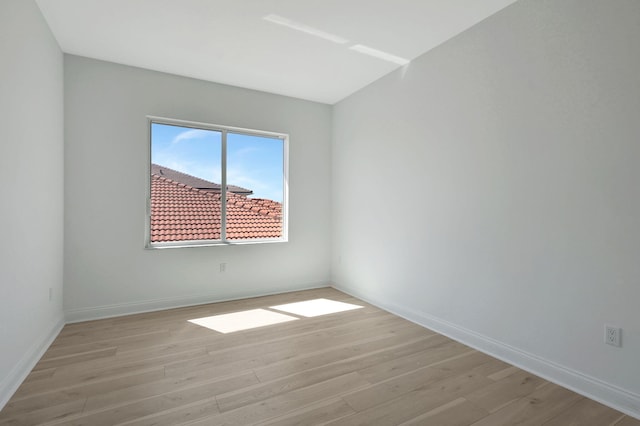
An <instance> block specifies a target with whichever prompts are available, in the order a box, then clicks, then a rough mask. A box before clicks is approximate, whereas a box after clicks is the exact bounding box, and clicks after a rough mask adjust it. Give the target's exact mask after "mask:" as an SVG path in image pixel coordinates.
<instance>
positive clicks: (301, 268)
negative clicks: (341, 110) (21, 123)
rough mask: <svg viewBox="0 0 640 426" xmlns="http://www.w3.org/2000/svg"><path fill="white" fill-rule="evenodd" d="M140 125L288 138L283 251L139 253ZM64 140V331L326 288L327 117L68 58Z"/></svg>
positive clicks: (316, 107) (276, 100)
mask: <svg viewBox="0 0 640 426" xmlns="http://www.w3.org/2000/svg"><path fill="white" fill-rule="evenodd" d="M146 115H155V116H162V117H170V118H176V119H183V120H192V121H201V122H207V123H214V124H223V125H229V126H237V127H244V128H251V129H259V130H268V131H275V132H283V133H288V134H289V135H290V150H289V154H290V169H289V180H290V182H289V189H290V191H289V213H290V215H289V220H290V223H289V242H288V243H277V244H256V245H242V246H239V245H238V246H225V247H199V248H188V249H164V250H145V249H144V236H145V194H146V192H145V191H146V190H145V185H146V181H147V177H146V173H147V166H146V162H147V158H148V149H149V147H148V135H147V120H146V118H145V117H146ZM65 132H66V145H65V312H66V313H67V320H71V321H75V320H79V319H86V318H93V317H98V316H108V315H116V314H121V313H128V312H135V311H142V310H148V309H157V308H162V307H167V306H175V305H180V304H191V303H205V302H207V301H215V300H224V299H229V298H238V297H244V296H255V295H260V294H266V293H273V292H282V291H289V290H296V289H300V288H306V287H317V286H325V285H327V284H328V281H329V273H330V255H329V251H330V230H329V224H330V209H329V200H330V195H329V189H330V179H329V172H330V149H331V144H330V138H331V109H330V107H329V106H328V105H324V104H318V103H313V102H306V101H301V100H296V99H292V98H287V97H283V96H276V95H271V94H267V93H261V92H256V91H251V90H245V89H239V88H234V87H230V86H224V85H219V84H214V83H207V82H203V81H199V80H193V79H188V78H182V77H177V76H173V75H168V74H163V73H158V72H152V71H147V70H143V69H138V68H132V67H127V66H122V65H117V64H113V63H108V62H101V61H96V60H92V59H87V58H81V57H76V56H69V55H67V56H65ZM221 262H226V263H227V271H226V272H225V273H220V272H219V264H220V263H221Z"/></svg>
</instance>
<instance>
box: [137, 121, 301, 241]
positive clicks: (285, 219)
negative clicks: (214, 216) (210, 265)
mask: <svg viewBox="0 0 640 426" xmlns="http://www.w3.org/2000/svg"><path fill="white" fill-rule="evenodd" d="M154 123H155V124H166V125H170V126H180V127H187V128H192V129H202V130H213V131H217V132H220V133H221V139H222V140H221V142H222V143H221V146H222V149H221V164H220V168H221V175H222V177H221V182H220V186H221V188H220V189H221V198H220V200H221V203H222V204H221V215H222V217H221V229H220V240H188V241H170V242H151V143H152V141H151V137H152V134H151V126H152V124H154ZM147 132H148V135H147V140H148V148H149V149H148V151H147V154H148V155H147V181H146V186H147V189H146V215H145V217H146V221H145V248H147V249H163V248H181V247H208V246H226V245H242V244H264V243H282V242H287V241H288V240H289V232H288V228H289V226H288V223H289V209H288V206H289V173H288V172H289V135H288V134H286V133H277V132H270V131H264V130H254V129H244V128H241V127H231V126H223V125H219V124H209V123H201V122H197V121H186V120H178V119H173V118H165V117H156V116H151V115H149V116H147ZM228 133H239V134H243V135H251V136H261V137H268V138H275V139H280V140H281V141H282V145H283V146H282V149H283V158H282V168H283V170H282V176H283V185H282V192H283V194H282V236H281V237H280V238H259V239H258V238H254V239H247V240H236V239H234V240H227V235H226V233H227V232H226V231H227V229H226V228H227V223H226V222H227V217H226V216H227V215H226V213H227V134H228Z"/></svg>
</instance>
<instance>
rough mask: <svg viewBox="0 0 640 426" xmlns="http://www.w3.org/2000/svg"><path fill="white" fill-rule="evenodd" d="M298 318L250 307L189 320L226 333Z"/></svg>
mask: <svg viewBox="0 0 640 426" xmlns="http://www.w3.org/2000/svg"><path fill="white" fill-rule="evenodd" d="M297 319H299V318H296V317H292V316H289V315H285V314H280V313H278V312H271V311H268V310H266V309H250V310H247V311H241V312H233V313H231V314H221V315H214V316H211V317H203V318H196V319H192V320H189V322H190V323H192V324H197V325H199V326H202V327H206V328H208V329H211V330H215V331H218V332H220V333H225V334H226V333H232V332H234V331H241V330H248V329H250V328H257V327H264V326H267V325H273V324H280V323H283V322H288V321H295V320H297Z"/></svg>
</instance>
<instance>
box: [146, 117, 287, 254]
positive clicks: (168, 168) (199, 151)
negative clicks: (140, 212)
mask: <svg viewBox="0 0 640 426" xmlns="http://www.w3.org/2000/svg"><path fill="white" fill-rule="evenodd" d="M149 132H150V137H149V139H150V173H149V185H148V213H147V223H148V226H147V247H150V248H160V247H175V246H194V245H214V244H224V243H232V242H233V243H235V242H244V243H248V242H271V241H274V242H275V241H286V239H287V227H286V223H287V221H286V212H287V209H286V202H287V173H286V172H287V158H288V155H287V154H288V152H287V151H288V136H287V135H284V134H278V133H272V132H261V131H255V130H248V129H238V128H232V127H226V126H216V125H208V124H202V123H194V122H185V121H179V120H169V119H160V118H154V117H150V118H149Z"/></svg>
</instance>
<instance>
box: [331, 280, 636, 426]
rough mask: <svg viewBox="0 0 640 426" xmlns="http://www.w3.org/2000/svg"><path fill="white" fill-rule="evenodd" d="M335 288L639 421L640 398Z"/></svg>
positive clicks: (423, 315)
mask: <svg viewBox="0 0 640 426" xmlns="http://www.w3.org/2000/svg"><path fill="white" fill-rule="evenodd" d="M332 287H334V288H335V289H337V290H340V291H342V292H344V293H347V294H349V295H351V296H354V297H357V298H359V299H362V300H364V301H365V302H368V303H370V304H372V305H374V306H377V307H379V308H381V309H384V310H386V311H388V312H391V313H392V314H394V315H397V316H399V317H402V318H404V319H406V320H409V321H411V322H413V323H416V324H418V325H421V326H423V327H426V328H428V329H430V330H433V331H435V332H437V333H440V334H443V335H445V336H447V337H449V338H451V339H453V340H456V341H458V342H460V343H463V344H465V345H467V346H470V347H472V348H474V349H477V350H478V351H480V352H483V353H486V354H488V355H491V356H493V357H495V358H498V359H500V360H502V361H505V362H507V363H509V364H512V365H514V366H516V367H518V368H521V369H523V370H526V371H528V372H530V373H532V374H535V375H537V376H540V377H542V378H543V379H545V380H548V381H550V382H553V383H556V384H558V385H560V386H563V387H565V388H567V389H570V390H572V391H574V392H576V393H579V394H581V395H583V396H586V397H587V398H590V399H593V400H595V401H598V402H600V403H602V404H604V405H607V406H609V407H611V408H613V409H615V410H618V411H620V412H622V413H625V414H628V415H629V416H632V417H635V418H637V419H640V395H638V394H635V393H633V392H629V391H627V390H624V389H621V388H619V387H617V386H615V385H612V384H609V383H606V382H604V381H602V380H599V379H596V378H594V377H590V376H588V375H586V374H583V373H580V372H579V371H575V370H572V369H570V368H567V367H564V366H562V365H559V364H556V363H554V362H552V361H549V360H547V359H543V358H541V357H539V356H537V355H534V354H531V353H528V352H525V351H522V350H520V349H518V348H515V347H513V346H510V345H507V344H505V343H502V342H499V341H497V340H494V339H492V338H490V337H487V336H484V335H482V334H479V333H476V332H474V331H473V330H469V329H466V328H464V327H460V326H458V325H456V324H453V323H451V322H449V321H445V320H442V319H440V318H437V317H434V316H432V315H429V314H426V313H423V312H418V311H415V310H413V309H410V308H407V307H404V306H400V305H397V304H395V303H393V302H390V301H388V300H386V299H385V298H383V297H377V296H376V295H371V294H368V293H367V294H363V293H361V292H359V291H357V290H354V289H351V288H348V287H343V286H340V285H338V284H335V283H333V284H332Z"/></svg>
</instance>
